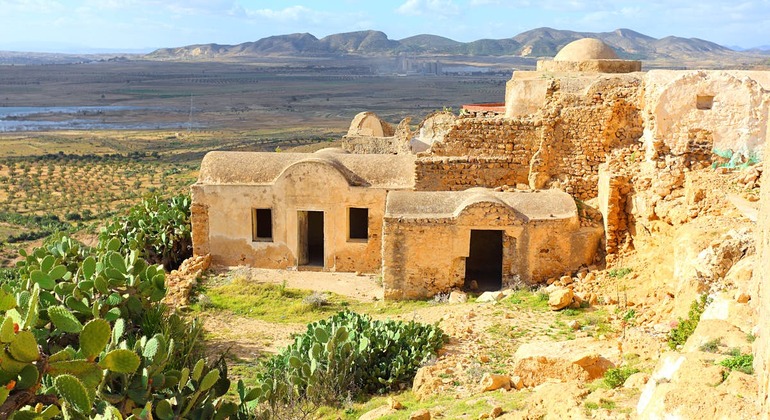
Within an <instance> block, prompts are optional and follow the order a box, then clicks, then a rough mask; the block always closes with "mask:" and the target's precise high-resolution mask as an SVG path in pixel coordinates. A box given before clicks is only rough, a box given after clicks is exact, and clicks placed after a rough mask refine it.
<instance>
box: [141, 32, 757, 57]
mask: <svg viewBox="0 0 770 420" xmlns="http://www.w3.org/2000/svg"><path fill="white" fill-rule="evenodd" d="M587 37H590V38H598V39H601V40H602V41H604V42H605V43H607V44H608V45H610V46H611V47H613V48H614V49H615V51H616V52H617V53H618V55H619V56H620V57H621V58H626V59H635V60H677V59H683V60H693V59H720V58H723V59H736V58H739V57H742V56H744V54H743V53H741V52H737V51H733V50H731V49H730V48H727V47H723V46H721V45H718V44H716V43H713V42H709V41H706V40H702V39H698V38H680V37H675V36H668V37H665V38H660V39H657V38H653V37H651V36H648V35H644V34H641V33H639V32H635V31H632V30H630V29H616V30H614V31H612V32H598V33H595V32H575V31H566V30H558V29H552V28H538V29H533V30H530V31H526V32H522V33H520V34H518V35H516V36H514V37H512V38H504V39H479V40H476V41H472V42H459V41H455V40H452V39H449V38H444V37H441V36H437V35H427V34H425V35H415V36H411V37H408V38H404V39H401V40H392V39H389V38H388V36H387V35H386V34H385V33H383V32H380V31H373V30H369V31H357V32H346V33H339V34H333V35H329V36H325V37H323V38H321V39H318V38H316V37H315V36H313V35H311V34H309V33H297V34H289V35H277V36H270V37H267V38H262V39H260V40H258V41H254V42H244V43H242V44H237V45H220V44H199V45H188V46H184V47H178V48H162V49H159V50H156V51H153V52H152V53H150V54H148V55H147V56H146V57H147V58H151V59H162V60H188V59H212V58H224V59H226V58H240V57H242V58H247V57H250V56H253V57H269V56H287V57H289V56H304V57H307V56H316V57H328V56H346V55H347V56H349V55H358V56H388V55H397V54H400V53H406V54H409V55H416V56H419V55H432V56H435V55H464V56H518V57H527V58H540V57H553V56H554V55H556V53H557V52H558V51H559V50H560V49H561V48H562V47H564V46H565V45H567V44H568V43H570V42H572V41H575V40H577V39H581V38H587Z"/></svg>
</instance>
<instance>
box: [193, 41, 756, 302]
mask: <svg viewBox="0 0 770 420" xmlns="http://www.w3.org/2000/svg"><path fill="white" fill-rule="evenodd" d="M640 70H641V65H640V63H639V62H638V61H630V60H621V59H618V57H617V56H616V55H615V53H614V51H613V50H612V49H611V48H609V47H607V46H606V45H604V44H603V43H602V42H601V41H597V40H590V39H585V40H580V41H576V42H574V43H572V44H570V45H568V46H566V47H565V48H564V49H563V50H562V51H561V52H560V53H559V54H558V55H557V56H556V57H555V58H554V59H553V60H544V61H542V62H540V63H538V68H537V70H536V71H516V72H514V74H513V76H512V78H511V80H510V81H509V82H508V83H507V86H506V92H505V105H504V107H503V106H501V105H499V104H497V105H495V106H490V107H488V109H487V108H484V107H480V108H479V107H477V108H469V109H470V110H471V111H472V112H468V113H462V114H461V115H460V116H455V115H452V114H451V113H443V112H439V113H435V114H433V115H431V116H429V117H428V118H426V119H425V120H424V121H422V122H421V123H420V125H419V127H418V129H417V130H412V128H411V126H410V124H409V120H405V121H402V122H401V124H399V126H398V127H397V128H393V127H392V126H391V125H390V124H388V123H385V122H383V121H381V120H380V119H379V118H377V117H376V116H375V115H374V114H371V113H361V114H359V115H357V116H356V118H355V119H354V120H353V122H352V123H351V127H350V130H349V131H348V134H347V135H346V136H345V138H344V139H343V148H344V149H345V150H346V151H347V152H349V153H343V152H340V151H328V150H327V151H322V152H320V153H316V154H311V155H308V154H291V153H281V154H273V153H226V152H212V153H210V154H208V155H207V156H206V157H205V158H204V160H203V163H202V166H201V174H200V178H199V180H198V182H197V183H196V184H195V185H194V186H193V230H194V235H193V242H194V246H195V252H196V254H201V253H210V254H211V255H212V258H213V259H214V262H216V263H220V264H247V265H252V266H258V267H268V268H288V267H298V268H302V267H304V266H308V265H311V266H313V265H314V266H316V267H318V268H321V269H324V270H331V271H334V270H336V271H361V272H381V273H382V275H383V282H384V286H385V293H386V296H387V297H390V298H417V297H428V296H432V295H434V294H436V293H440V292H448V291H450V290H452V289H453V288H461V287H466V288H469V287H471V286H478V287H479V288H480V289H497V288H500V287H505V286H506V285H508V284H510V283H511V282H513V281H517V280H522V281H526V282H530V283H536V282H543V281H545V280H547V279H548V278H549V277H552V276H555V275H558V274H561V273H564V272H569V271H574V270H576V269H578V268H580V267H581V266H585V265H590V264H592V263H594V262H595V261H596V260H597V258H601V255H602V254H604V253H606V254H607V255H608V256H609V258H612V256H613V255H614V254H615V253H616V252H618V251H619V250H622V249H625V248H629V247H632V246H633V243H632V242H633V241H632V236H633V235H632V234H633V232H634V229H636V228H637V227H644V226H645V223H646V222H647V221H650V220H664V221H668V220H676V219H678V218H682V217H687V215H688V214H691V213H692V212H693V211H697V202H696V201H697V197H695V196H694V195H693V194H690V193H688V192H687V191H685V190H686V188H685V187H686V185H687V177H688V176H689V175H688V173H689V172H688V171H689V168H695V167H701V166H704V165H710V164H712V160H713V153H712V152H713V151H714V150H717V151H725V153H729V155H730V156H732V157H733V159H735V160H736V162H741V161H746V160H749V159H761V156H762V147H763V145H764V143H765V140H766V138H767V136H768V111H769V110H770V94H768V91H767V90H766V89H765V87H770V72H758V71H699V70H693V71H669V70H654V71H650V72H641V71H640ZM629 168H633V169H629ZM583 202H588V203H590V206H586V205H585V204H584V203H583ZM578 206H580V207H578ZM591 206H592V207H595V208H598V209H599V210H600V211H601V213H602V216H603V217H601V218H598V217H593V216H591V215H590V214H588V213H586V212H585V211H579V210H581V209H582V208H584V207H591Z"/></svg>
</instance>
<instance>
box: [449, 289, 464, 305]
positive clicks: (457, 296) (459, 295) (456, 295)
mask: <svg viewBox="0 0 770 420" xmlns="http://www.w3.org/2000/svg"><path fill="white" fill-rule="evenodd" d="M467 301H468V294H467V293H465V292H462V291H460V290H452V292H451V293H450V294H449V303H465V302H467Z"/></svg>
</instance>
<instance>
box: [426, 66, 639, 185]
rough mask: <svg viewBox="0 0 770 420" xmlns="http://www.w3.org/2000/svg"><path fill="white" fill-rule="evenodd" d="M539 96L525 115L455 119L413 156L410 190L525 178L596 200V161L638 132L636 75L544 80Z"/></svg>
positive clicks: (518, 181) (514, 181)
mask: <svg viewBox="0 0 770 420" xmlns="http://www.w3.org/2000/svg"><path fill="white" fill-rule="evenodd" d="M545 95H546V96H545V98H544V100H543V104H544V105H543V106H542V107H541V108H540V110H539V111H538V112H537V113H535V114H532V115H527V116H523V117H515V118H505V117H491V118H490V117H476V118H458V119H457V120H456V121H455V122H454V124H453V125H452V127H451V130H449V131H448V132H447V133H446V134H445V135H444V136H443V137H442V138H441V140H440V141H436V142H434V143H433V144H432V146H431V149H430V152H429V153H428V154H427V156H426V157H423V158H421V159H420V160H418V162H417V176H416V179H417V180H418V181H417V186H416V188H417V189H421V190H438V189H445V190H461V189H465V188H468V187H472V186H484V187H497V186H502V185H504V184H507V185H516V184H521V183H524V184H528V185H529V187H530V188H532V189H543V188H550V187H559V188H561V189H563V190H564V191H566V192H568V193H570V194H572V195H573V196H575V197H577V198H580V199H588V198H592V197H596V194H597V183H598V175H599V165H600V164H601V163H603V162H604V161H605V158H606V156H607V155H608V154H609V153H610V152H611V151H612V150H614V149H616V148H618V147H622V146H626V145H629V144H631V143H634V142H636V141H637V140H638V139H639V138H640V137H641V135H642V118H641V78H640V76H639V75H593V76H590V77H580V78H564V79H550V80H547V86H546V89H545ZM437 157H451V158H448V159H441V160H439V159H437ZM506 170H507V171H508V173H507V174H506V173H505V171H506ZM442 171H443V173H442ZM487 172H490V173H487ZM441 177H444V178H445V179H443V180H440V178H441Z"/></svg>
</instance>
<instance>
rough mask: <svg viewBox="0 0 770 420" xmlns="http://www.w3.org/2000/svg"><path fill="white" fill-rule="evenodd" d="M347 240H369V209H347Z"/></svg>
mask: <svg viewBox="0 0 770 420" xmlns="http://www.w3.org/2000/svg"><path fill="white" fill-rule="evenodd" d="M348 239H369V209H363V208H356V207H350V208H349V209H348Z"/></svg>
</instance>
